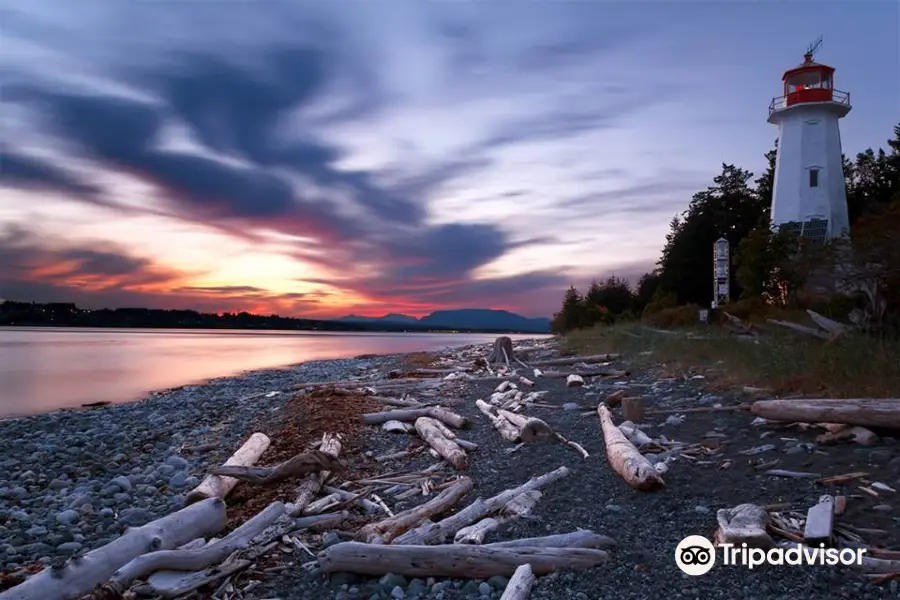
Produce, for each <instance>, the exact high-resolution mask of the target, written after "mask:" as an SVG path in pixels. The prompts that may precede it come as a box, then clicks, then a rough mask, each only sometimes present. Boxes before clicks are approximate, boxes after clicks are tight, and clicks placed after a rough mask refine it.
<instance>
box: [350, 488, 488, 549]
mask: <svg viewBox="0 0 900 600" xmlns="http://www.w3.org/2000/svg"><path fill="white" fill-rule="evenodd" d="M471 490H472V480H471V479H470V478H468V477H460V478H459V479H457V480H456V481H454V482H453V484H452V485H451V486H450V487H448V488H445V489H444V490H442V491H441V493H439V494H438V495H437V496H435V497H434V498H432V499H431V500H429V501H428V502H425V503H424V504H420V505H419V506H416V507H414V508H411V509H409V510H405V511H403V512H401V513H398V514H396V515H394V516H393V517H389V518H387V519H384V520H383V521H378V522H377V523H370V524H368V525H365V526H364V527H363V528H362V529H360V530H359V533H358V534H357V536H356V537H357V539H359V540H360V541H364V542H367V543H370V544H389V543H391V542H392V541H393V540H394V539H395V538H396V537H398V536H399V535H401V534H403V533H405V532H407V531H409V530H410V529H412V528H413V527H416V526H418V525H420V524H421V523H422V522H423V521H425V520H426V519H430V518H431V517H434V516H436V515H439V514H441V513H444V512H447V511H448V510H449V509H451V508H452V507H453V506H455V505H456V503H457V502H459V501H460V499H461V498H462V497H463V496H465V495H466V494H468V493H469V492H470V491H471Z"/></svg>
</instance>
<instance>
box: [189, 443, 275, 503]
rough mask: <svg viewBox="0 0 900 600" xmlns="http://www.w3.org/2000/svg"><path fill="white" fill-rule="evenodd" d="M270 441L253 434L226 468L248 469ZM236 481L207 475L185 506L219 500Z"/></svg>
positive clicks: (231, 488)
mask: <svg viewBox="0 0 900 600" xmlns="http://www.w3.org/2000/svg"><path fill="white" fill-rule="evenodd" d="M270 443H271V440H269V436H267V435H266V434H264V433H259V432H257V433H254V434H253V435H251V436H250V438H249V439H248V440H247V441H246V442H244V444H243V445H242V446H241V447H240V448H238V450H237V452H235V453H234V454H232V455H231V458H229V459H228V460H227V461H225V465H226V466H239V467H249V466H252V465H253V464H254V463H256V461H257V460H259V457H260V456H262V453H263V452H265V451H266V449H267V448H268V447H269V444H270ZM237 483H238V480H237V479H235V478H234V477H223V476H222V475H208V476H207V477H206V478H204V479H203V481H201V482H200V485H198V486H197V487H195V488H194V489H193V490H191V491H190V492H189V493H188V495H187V497H186V498H185V503H186V504H192V503H194V502H198V501H200V500H204V499H206V498H221V499H223V500H224V499H225V496H227V495H228V493H229V492H230V491H231V490H233V489H234V486H236V485H237Z"/></svg>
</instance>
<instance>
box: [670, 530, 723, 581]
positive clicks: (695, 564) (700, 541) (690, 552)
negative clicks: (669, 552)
mask: <svg viewBox="0 0 900 600" xmlns="http://www.w3.org/2000/svg"><path fill="white" fill-rule="evenodd" d="M675 564H676V565H678V568H679V569H681V571H682V572H683V573H685V574H687V575H693V576H697V575H705V574H706V573H709V570H710V569H712V568H713V566H714V565H715V564H716V548H715V546H713V543H712V542H711V541H709V540H708V539H706V538H705V537H703V536H702V535H689V536H687V537H686V538H684V539H683V540H681V541H680V542H678V546H676V547H675Z"/></svg>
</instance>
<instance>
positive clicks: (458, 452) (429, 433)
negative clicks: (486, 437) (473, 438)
mask: <svg viewBox="0 0 900 600" xmlns="http://www.w3.org/2000/svg"><path fill="white" fill-rule="evenodd" d="M416 432H417V433H418V434H419V435H420V436H421V438H422V439H423V440H425V442H427V443H428V445H429V446H431V447H432V448H434V450H435V451H436V452H437V453H438V454H440V455H441V457H442V458H443V459H444V460H446V461H447V462H448V463H450V464H451V465H453V468H454V469H458V470H460V471H462V470H465V469H468V468H469V457H468V456H467V455H466V451H465V450H463V449H462V448H461V447H460V446H459V444H457V443H456V442H455V441H453V440H452V439H450V438H448V437H446V436H445V435H444V434H443V432H442V431H441V428H440V422H439V421H437V420H435V419H432V418H431V417H419V418H418V419H416Z"/></svg>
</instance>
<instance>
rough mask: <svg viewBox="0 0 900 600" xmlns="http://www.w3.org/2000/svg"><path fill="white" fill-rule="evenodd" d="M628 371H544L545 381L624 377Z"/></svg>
mask: <svg viewBox="0 0 900 600" xmlns="http://www.w3.org/2000/svg"><path fill="white" fill-rule="evenodd" d="M628 374H629V372H628V371H619V370H611V369H588V370H586V371H544V374H543V377H544V378H545V379H567V378H568V377H569V376H571V375H577V376H578V377H581V378H584V377H625V376H627V375H628Z"/></svg>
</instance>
